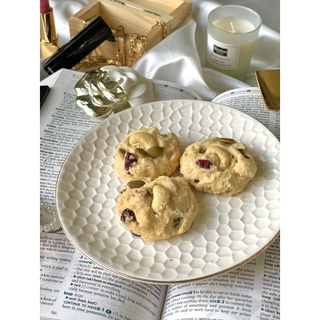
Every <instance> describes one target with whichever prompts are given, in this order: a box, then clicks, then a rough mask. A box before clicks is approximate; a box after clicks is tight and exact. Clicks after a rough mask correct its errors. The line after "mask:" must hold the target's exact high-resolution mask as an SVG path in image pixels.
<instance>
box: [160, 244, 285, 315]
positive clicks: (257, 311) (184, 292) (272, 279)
mask: <svg viewBox="0 0 320 320" xmlns="http://www.w3.org/2000/svg"><path fill="white" fill-rule="evenodd" d="M279 263H280V255H279V239H277V240H276V241H275V242H274V243H273V244H272V245H271V246H270V247H269V248H268V249H267V250H266V252H264V253H262V254H260V255H259V256H258V257H257V258H255V259H253V260H252V261H250V262H248V263H247V264H245V265H244V266H241V267H239V268H237V269H235V270H232V271H229V272H227V273H224V274H222V275H219V276H216V277H212V278H209V279H206V280H201V281H197V282H193V283H186V284H176V285H171V286H169V288H168V292H167V298H166V303H165V307H164V311H163V314H162V320H180V319H181V320H182V319H208V320H209V319H215V320H253V319H256V320H258V319H259V320H267V319H280V271H279Z"/></svg>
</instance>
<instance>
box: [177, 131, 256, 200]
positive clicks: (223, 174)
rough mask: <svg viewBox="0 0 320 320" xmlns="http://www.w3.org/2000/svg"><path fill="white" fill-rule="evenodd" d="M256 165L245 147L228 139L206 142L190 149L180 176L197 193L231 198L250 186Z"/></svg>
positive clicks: (182, 164)
mask: <svg viewBox="0 0 320 320" xmlns="http://www.w3.org/2000/svg"><path fill="white" fill-rule="evenodd" d="M256 172H257V164H256V161H255V159H254V156H253V154H252V153H251V152H250V151H249V150H248V148H247V146H246V145H245V144H243V143H241V142H237V141H235V140H233V139H228V138H218V137H212V138H206V139H202V140H200V141H197V142H194V143H193V144H191V145H189V146H188V147H187V148H186V149H185V151H184V153H183V154H182V156H181V158H180V173H181V174H182V175H183V176H184V178H185V179H187V180H188V181H189V183H190V184H191V185H192V186H194V187H195V188H196V189H197V190H198V191H202V192H207V193H213V194H224V195H229V196H230V195H234V194H237V193H239V192H241V191H243V189H244V188H245V187H246V186H247V185H248V184H249V182H250V181H251V180H252V179H253V178H254V176H255V174H256Z"/></svg>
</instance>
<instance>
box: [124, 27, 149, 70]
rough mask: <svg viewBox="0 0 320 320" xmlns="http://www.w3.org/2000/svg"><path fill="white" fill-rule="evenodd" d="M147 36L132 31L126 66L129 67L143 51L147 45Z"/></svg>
mask: <svg viewBox="0 0 320 320" xmlns="http://www.w3.org/2000/svg"><path fill="white" fill-rule="evenodd" d="M147 41H148V39H147V37H146V36H140V35H139V34H138V33H133V34H132V35H131V39H130V42H129V61H128V66H129V67H131V66H132V65H133V64H134V63H135V62H136V61H137V60H138V59H139V58H140V57H141V56H142V55H143V54H144V53H145V52H146V45H147Z"/></svg>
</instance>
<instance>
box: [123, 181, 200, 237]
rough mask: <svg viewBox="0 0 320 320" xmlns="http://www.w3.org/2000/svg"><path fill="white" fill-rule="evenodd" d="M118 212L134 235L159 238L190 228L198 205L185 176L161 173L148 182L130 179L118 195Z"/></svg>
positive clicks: (180, 232)
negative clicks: (161, 174)
mask: <svg viewBox="0 0 320 320" xmlns="http://www.w3.org/2000/svg"><path fill="white" fill-rule="evenodd" d="M117 212H118V216H119V217H120V221H121V223H122V224H123V225H124V226H126V227H127V228H128V229H129V230H130V231H131V232H132V233H133V234H135V235H139V236H141V237H142V239H143V240H145V241H158V240H162V239H168V238H170V237H172V236H174V235H178V234H182V233H185V232H186V231H188V230H189V229H190V227H191V225H192V222H193V221H194V219H195V217H196V215H197V213H198V204H197V201H196V198H195V195H194V193H193V191H192V189H191V187H190V185H189V183H188V182H187V181H186V180H185V179H184V178H182V177H167V176H161V177H158V178H156V179H155V180H153V181H151V182H147V183H144V182H143V181H131V182H128V184H127V186H126V188H125V190H123V192H121V194H120V195H119V199H118V202H117Z"/></svg>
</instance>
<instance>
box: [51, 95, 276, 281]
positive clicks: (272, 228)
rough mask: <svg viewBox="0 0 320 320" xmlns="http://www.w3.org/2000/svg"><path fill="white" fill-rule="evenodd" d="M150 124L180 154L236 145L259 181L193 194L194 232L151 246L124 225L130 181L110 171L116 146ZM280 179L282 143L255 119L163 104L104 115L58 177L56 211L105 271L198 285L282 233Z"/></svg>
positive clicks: (206, 107) (203, 105)
mask: <svg viewBox="0 0 320 320" xmlns="http://www.w3.org/2000/svg"><path fill="white" fill-rule="evenodd" d="M150 125H154V126H157V127H158V128H159V129H161V132H162V133H167V132H169V131H171V132H174V133H175V134H176V135H177V136H178V137H179V139H180V141H181V151H183V150H184V148H185V147H186V146H187V145H188V144H190V143H192V142H194V141H196V140H199V139H202V138H205V137H209V136H220V137H228V138H233V139H235V140H239V141H241V142H243V143H245V144H246V145H247V146H248V148H250V149H251V150H252V152H253V153H254V154H255V158H256V161H257V164H258V171H257V174H256V176H255V178H254V179H253V181H252V182H251V184H250V185H249V186H248V187H247V188H246V189H245V190H244V191H243V192H241V193H240V194H238V195H235V196H232V197H228V196H222V195H218V196H215V195H210V194H205V193H200V192H196V197H197V200H198V203H199V213H198V215H197V218H196V219H195V221H194V223H193V225H192V227H191V229H190V230H189V231H187V232H186V233H185V234H183V235H179V236H174V237H172V238H170V239H168V240H162V241H158V242H154V243H151V242H144V241H143V240H142V239H141V238H137V237H135V236H133V235H132V234H131V232H130V231H128V230H127V229H126V228H125V227H123V226H122V225H121V224H120V220H119V218H118V215H117V213H116V203H117V198H118V195H119V193H120V191H121V190H122V189H123V187H124V185H125V181H124V180H123V179H121V178H119V176H118V174H117V173H116V172H115V171H114V169H113V161H114V158H113V155H114V153H115V149H116V147H117V145H118V143H119V142H120V141H121V140H123V139H124V138H125V137H126V135H127V134H128V133H129V132H131V131H133V130H137V129H140V128H142V127H147V126H150ZM279 176H280V144H279V141H278V140H277V138H276V137H275V136H274V135H273V134H272V133H271V132H270V131H269V130H268V129H266V128H265V127H264V126H263V125H262V124H260V123H259V122H258V121H256V120H255V119H253V118H251V117H250V116H248V115H246V114H244V113H242V112H240V111H237V110H235V109H232V108H229V107H226V106H222V105H218V104H215V103H211V102H206V101H192V100H167V101H158V102H152V103H148V104H144V105H141V106H139V107H134V108H131V109H128V110H125V111H122V112H120V113H118V114H116V115H114V116H112V117H110V118H107V119H106V120H104V121H103V122H101V123H100V124H98V125H97V126H96V127H94V128H93V129H91V131H89V132H88V133H87V134H86V135H85V136H84V137H83V138H82V139H81V140H80V141H79V142H78V143H77V144H76V146H75V147H74V148H73V150H72V151H71V152H70V154H69V155H68V156H67V158H66V160H65V162H64V164H63V166H62V168H61V171H60V174H59V178H58V181H57V188H56V206H57V212H58V217H59V219H60V222H61V225H62V227H63V229H64V232H65V234H66V236H67V237H68V238H69V239H70V241H71V242H72V244H73V245H74V246H75V247H76V248H77V249H78V250H79V251H80V252H81V253H82V254H84V255H85V256H86V257H88V258H89V259H91V260H93V261H94V262H95V263H96V264H98V265H100V266H102V267H103V268H105V269H107V270H109V271H111V272H114V273H116V274H119V275H121V276H123V277H126V278H130V279H133V280H137V281H143V282H151V283H161V284H169V283H179V282H186V281H194V280H199V279H203V278H207V277H210V276H214V275H218V274H221V273H223V272H226V271H229V270H231V269H233V268H236V267H238V266H240V265H243V264H244V263H246V262H248V261H249V260H250V259H252V258H254V257H256V256H257V255H258V254H260V253H261V252H262V251H263V250H264V249H265V248H266V247H267V246H268V245H270V244H271V242H272V241H273V240H274V239H275V238H276V237H277V236H278V234H279V229H280V210H279V206H280V204H279V202H280V199H279V198H280V195H279V193H280V191H279V187H280V178H279Z"/></svg>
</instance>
